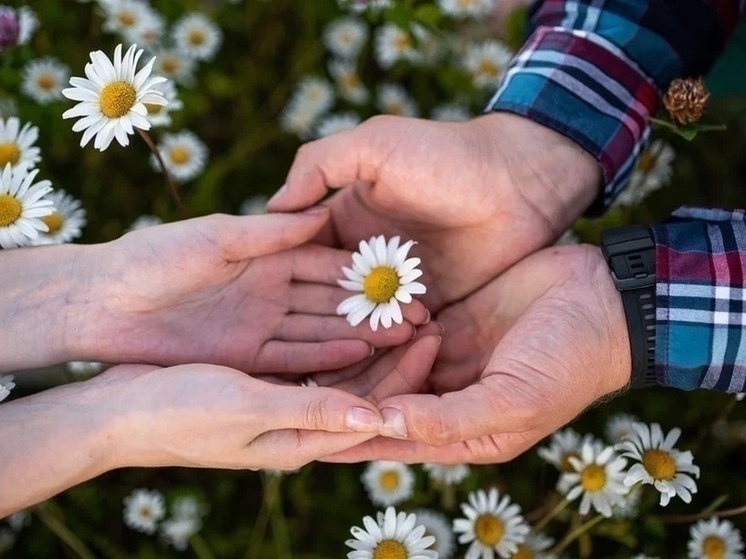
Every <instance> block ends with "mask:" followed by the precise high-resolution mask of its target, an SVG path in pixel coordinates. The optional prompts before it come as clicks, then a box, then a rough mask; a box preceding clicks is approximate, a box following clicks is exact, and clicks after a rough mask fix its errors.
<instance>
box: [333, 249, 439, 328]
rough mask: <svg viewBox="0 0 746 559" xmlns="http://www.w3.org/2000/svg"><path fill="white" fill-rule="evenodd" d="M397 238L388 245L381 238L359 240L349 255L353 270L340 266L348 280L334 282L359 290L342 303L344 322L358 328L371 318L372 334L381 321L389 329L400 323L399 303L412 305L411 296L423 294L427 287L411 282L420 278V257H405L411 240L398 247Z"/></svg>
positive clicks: (338, 312) (341, 313) (341, 310)
mask: <svg viewBox="0 0 746 559" xmlns="http://www.w3.org/2000/svg"><path fill="white" fill-rule="evenodd" d="M399 240H400V239H399V237H398V236H396V237H392V238H391V239H390V240H389V241H388V243H387V242H386V239H385V238H384V236H383V235H379V236H378V237H371V239H370V240H369V241H360V245H359V249H358V252H355V253H353V254H352V268H347V267H343V268H342V273H344V275H345V277H346V278H347V279H343V280H337V282H338V283H339V285H340V286H342V287H344V288H345V289H348V290H350V291H359V292H360V293H358V294H357V295H353V296H352V297H349V298H347V299H345V300H344V301H342V303H340V305H339V306H338V307H337V314H340V315H347V321H348V322H349V323H350V324H351V325H352V326H357V325H358V324H360V323H361V322H362V321H363V319H364V318H365V317H366V316H368V315H370V327H371V329H372V330H373V331H374V332H375V331H376V330H377V329H378V323H379V322H380V323H381V324H382V325H383V327H384V328H390V327H391V323H392V322H396V323H397V324H401V323H402V321H403V317H402V312H401V307H400V306H399V302H402V303H404V304H407V303H411V302H412V295H422V294H423V293H425V292H426V290H427V288H426V287H425V286H424V285H423V284H421V283H419V282H416V281H414V280H416V279H417V278H419V277H420V276H421V275H422V271H421V270H419V269H418V268H417V266H418V265H419V263H420V259H419V258H407V253H409V249H411V248H412V246H414V244H415V242H414V241H407V242H406V243H404V244H403V245H401V246H399Z"/></svg>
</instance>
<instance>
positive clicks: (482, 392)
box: [331, 245, 631, 463]
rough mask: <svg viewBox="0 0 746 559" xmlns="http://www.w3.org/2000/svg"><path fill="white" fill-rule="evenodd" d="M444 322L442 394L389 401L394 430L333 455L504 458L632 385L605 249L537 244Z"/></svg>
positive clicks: (439, 369)
mask: <svg viewBox="0 0 746 559" xmlns="http://www.w3.org/2000/svg"><path fill="white" fill-rule="evenodd" d="M438 321H439V322H441V323H442V324H443V327H444V332H443V344H442V347H441V351H440V353H439V355H438V360H437V361H436V363H435V366H434V369H433V372H432V374H431V376H430V378H429V382H430V384H431V389H432V390H434V391H436V394H412V395H400V396H394V397H392V398H389V399H387V400H384V401H383V402H381V403H380V407H381V409H382V414H383V416H384V418H385V419H386V423H385V424H384V427H383V428H382V434H384V435H386V436H389V437H397V438H396V439H393V438H389V439H385V438H377V439H375V440H372V441H370V442H366V443H365V444H363V445H361V446H360V447H357V448H355V449H352V450H350V451H347V452H344V453H342V454H340V455H337V456H334V457H332V458H331V459H333V460H335V461H357V460H369V459H394V460H404V461H409V462H442V463H461V462H471V463H490V462H503V461H506V460H510V459H512V458H514V457H515V456H517V455H518V454H520V453H522V452H524V451H525V450H527V449H528V448H530V447H531V446H533V445H534V444H535V443H536V442H538V441H539V440H541V439H542V438H544V437H545V436H547V435H548V434H550V433H552V432H553V431H555V430H556V429H558V428H559V427H561V426H562V425H564V424H566V423H568V422H569V421H571V420H572V419H573V418H574V417H576V416H577V415H578V414H579V413H580V412H582V411H583V410H584V409H585V408H587V407H588V406H589V405H591V404H592V403H594V402H595V401H597V400H598V399H599V398H602V397H604V396H606V395H608V394H611V393H613V392H615V391H618V390H620V389H622V388H624V387H625V386H626V385H627V384H628V383H629V379H630V371H631V362H630V349H629V339H628V335H627V327H626V322H625V318H624V310H623V308H622V303H621V297H620V295H619V293H618V292H617V291H616V289H615V287H614V284H613V281H612V279H611V276H610V274H609V270H608V267H607V265H606V263H605V262H604V260H603V257H602V255H601V252H600V250H599V249H598V248H597V247H592V246H590V245H572V246H562V247H551V248H547V249H544V250H542V251H539V252H537V253H535V254H533V255H531V256H529V257H528V258H526V259H525V260H523V261H521V262H519V263H518V264H516V265H515V266H513V267H512V268H510V269H509V270H508V271H506V272H505V273H504V274H503V275H501V276H500V277H498V278H496V279H495V280H494V281H492V282H491V283H489V284H488V285H486V286H485V287H484V288H482V289H481V290H479V291H477V292H475V293H474V294H472V295H471V296H469V297H468V298H466V299H464V300H463V301H461V302H458V303H454V304H453V305H451V306H449V307H447V308H446V309H444V310H443V311H442V312H441V313H440V314H439V315H438Z"/></svg>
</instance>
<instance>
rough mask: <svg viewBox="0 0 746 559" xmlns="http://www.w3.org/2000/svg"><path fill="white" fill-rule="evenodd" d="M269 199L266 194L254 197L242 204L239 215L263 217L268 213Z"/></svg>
mask: <svg viewBox="0 0 746 559" xmlns="http://www.w3.org/2000/svg"><path fill="white" fill-rule="evenodd" d="M267 202H269V198H268V197H267V196H265V195H264V194H260V195H258V196H252V197H251V198H247V199H246V200H244V201H243V202H242V203H241V207H240V208H239V209H238V213H239V214H241V215H261V214H265V213H267Z"/></svg>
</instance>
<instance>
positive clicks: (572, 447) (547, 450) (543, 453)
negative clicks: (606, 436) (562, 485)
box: [536, 427, 594, 472]
mask: <svg viewBox="0 0 746 559" xmlns="http://www.w3.org/2000/svg"><path fill="white" fill-rule="evenodd" d="M593 441H594V438H593V435H583V436H582V437H581V435H580V433H578V432H577V431H575V429H572V428H570V427H566V428H565V429H562V430H561V431H555V432H554V433H552V439H551V441H550V442H549V446H542V447H539V449H538V450H537V451H536V453H537V454H538V455H539V456H540V457H541V458H542V459H544V460H545V461H546V462H549V463H550V464H552V465H554V467H556V468H557V469H558V470H559V471H560V472H574V471H575V469H574V468H573V467H572V464H570V458H580V451H581V449H582V448H583V444H584V443H586V442H589V443H590V442H593Z"/></svg>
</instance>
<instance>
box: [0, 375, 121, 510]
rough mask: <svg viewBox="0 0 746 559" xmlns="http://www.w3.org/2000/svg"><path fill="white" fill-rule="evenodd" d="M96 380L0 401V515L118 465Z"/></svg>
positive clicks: (28, 504) (111, 433)
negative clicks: (114, 458)
mask: <svg viewBox="0 0 746 559" xmlns="http://www.w3.org/2000/svg"><path fill="white" fill-rule="evenodd" d="M104 400H105V394H104V393H103V392H102V389H101V388H100V386H99V385H98V384H97V383H92V382H90V381H89V382H86V383H74V384H69V385H66V386H62V387H58V388H54V389H51V390H47V391H45V392H41V393H39V394H36V395H33V396H29V397H27V398H21V399H19V400H14V401H11V402H7V403H3V404H2V405H0V495H2V499H0V517H3V516H6V515H8V514H10V513H12V512H14V511H17V510H20V509H22V508H25V507H28V506H30V505H33V504H36V503H39V502H41V501H43V500H44V499H48V498H49V497H51V496H53V495H55V494H57V493H59V492H61V491H63V490H65V489H67V488H69V487H72V486H74V485H77V484H78V483H81V482H83V481H86V480H88V479H91V478H93V477H95V476H97V475H99V474H101V473H103V472H105V471H107V470H109V469H112V468H113V467H114V464H113V458H112V455H111V454H110V453H109V450H108V449H109V448H113V446H112V447H110V446H109V444H110V443H111V441H112V440H113V438H114V435H113V434H114V431H113V429H112V428H111V421H109V420H108V419H107V418H106V417H105V415H104V414H105V413H106V408H107V406H106V405H105V403H104Z"/></svg>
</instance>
